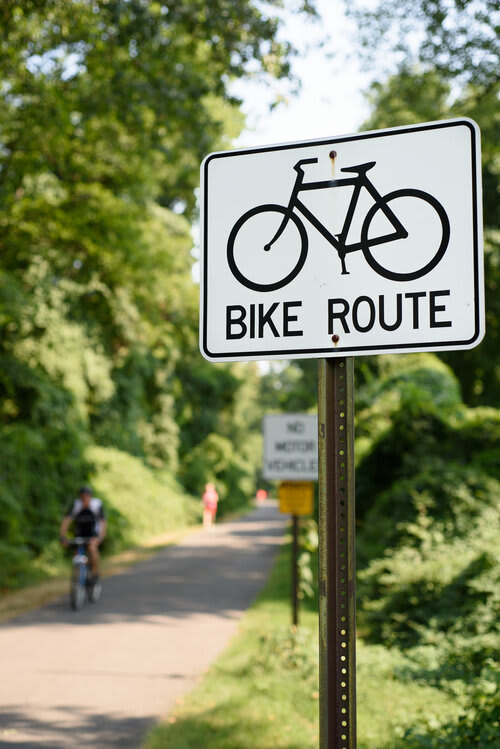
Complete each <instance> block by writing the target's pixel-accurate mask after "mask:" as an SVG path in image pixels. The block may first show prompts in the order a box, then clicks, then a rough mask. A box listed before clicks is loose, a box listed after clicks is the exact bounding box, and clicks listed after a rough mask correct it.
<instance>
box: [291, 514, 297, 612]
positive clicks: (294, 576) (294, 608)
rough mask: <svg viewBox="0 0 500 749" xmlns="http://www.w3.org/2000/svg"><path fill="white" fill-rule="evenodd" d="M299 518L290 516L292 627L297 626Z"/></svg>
mask: <svg viewBox="0 0 500 749" xmlns="http://www.w3.org/2000/svg"><path fill="white" fill-rule="evenodd" d="M298 560H299V516H298V515H292V625H293V626H294V627H297V626H298V624H299V570H298Z"/></svg>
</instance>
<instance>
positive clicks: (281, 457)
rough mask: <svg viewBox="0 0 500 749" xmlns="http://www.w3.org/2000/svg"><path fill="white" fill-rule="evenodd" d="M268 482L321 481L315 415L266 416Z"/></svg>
mask: <svg viewBox="0 0 500 749" xmlns="http://www.w3.org/2000/svg"><path fill="white" fill-rule="evenodd" d="M262 475H263V477H264V478H265V479H269V480H276V479H277V480H279V481H316V480H317V478H318V417H317V416H316V414H266V416H264V466H263V471H262Z"/></svg>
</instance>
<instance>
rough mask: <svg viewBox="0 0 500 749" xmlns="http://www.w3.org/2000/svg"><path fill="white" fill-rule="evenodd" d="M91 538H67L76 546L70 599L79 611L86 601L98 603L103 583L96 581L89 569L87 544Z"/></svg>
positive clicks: (72, 605)
mask: <svg viewBox="0 0 500 749" xmlns="http://www.w3.org/2000/svg"><path fill="white" fill-rule="evenodd" d="M88 541H89V539H88V538H83V537H81V536H77V537H76V538H71V539H67V542H68V543H69V544H70V545H72V546H75V547H76V549H75V553H74V554H73V560H72V569H71V582H70V593H69V600H70V605H71V608H72V609H73V610H74V611H78V610H79V609H81V608H82V606H83V604H84V603H85V599H87V601H89V602H90V603H96V602H97V601H98V600H99V598H100V597H101V584H100V583H99V582H94V580H93V578H92V575H91V574H90V570H89V559H88V556H87V544H88Z"/></svg>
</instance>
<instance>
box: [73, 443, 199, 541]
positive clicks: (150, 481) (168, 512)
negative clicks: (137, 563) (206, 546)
mask: <svg viewBox="0 0 500 749" xmlns="http://www.w3.org/2000/svg"><path fill="white" fill-rule="evenodd" d="M87 457H88V459H89V460H90V462H91V463H92V466H93V469H92V476H91V480H92V485H93V487H94V490H95V492H96V494H97V496H99V497H100V498H101V499H102V500H103V502H104V503H105V507H106V511H107V513H108V516H109V519H110V522H109V533H108V538H107V540H106V546H107V550H108V551H109V550H110V549H115V550H116V549H118V548H121V547H123V546H124V545H126V544H137V543H140V542H143V541H146V540H148V539H150V538H151V537H153V536H157V535H159V534H162V533H166V532H168V531H173V530H175V529H176V528H182V527H185V526H187V525H189V524H192V523H194V522H197V521H199V520H200V519H201V510H200V507H199V502H198V501H197V500H195V499H193V498H192V497H189V496H187V495H186V494H185V492H184V491H183V489H182V487H181V486H180V485H179V484H178V483H177V482H176V481H175V479H174V478H173V477H172V474H171V473H170V472H169V471H167V470H165V469H151V468H148V467H147V466H145V465H144V463H143V462H142V461H141V460H139V459H138V458H135V457H133V456H132V455H130V454H129V453H127V452H123V451H120V450H117V449H116V448H113V447H91V448H89V449H88V450H87Z"/></svg>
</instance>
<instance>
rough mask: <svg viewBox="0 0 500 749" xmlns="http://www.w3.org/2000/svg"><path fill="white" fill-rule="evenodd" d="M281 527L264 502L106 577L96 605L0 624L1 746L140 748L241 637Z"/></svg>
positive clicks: (52, 609)
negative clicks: (241, 627)
mask: <svg viewBox="0 0 500 749" xmlns="http://www.w3.org/2000/svg"><path fill="white" fill-rule="evenodd" d="M284 525H285V519H284V517H283V516H280V514H279V512H278V510H277V508H276V507H275V506H274V505H273V504H272V503H265V504H264V505H263V506H261V507H259V508H257V509H256V510H255V511H254V512H252V513H251V514H250V515H248V516H246V517H244V518H241V519H238V520H235V521H232V522H228V523H222V524H220V525H216V526H214V527H213V528H211V529H209V530H207V531H200V532H196V533H195V534H193V535H191V536H189V537H188V538H187V539H185V540H184V541H183V542H181V543H180V544H179V545H177V546H171V547H168V548H167V549H164V550H163V551H161V552H160V553H158V554H157V555H155V556H154V557H152V558H151V559H149V560H147V561H144V562H140V563H138V564H137V565H135V566H134V567H132V568H129V569H128V570H126V571H125V572H123V573H122V574H119V575H116V576H114V577H110V578H106V579H105V580H104V586H103V588H104V589H103V597H102V599H101V601H99V603H97V604H94V605H91V604H89V605H86V606H85V607H84V608H83V609H82V610H81V611H79V612H72V611H70V610H69V605H68V598H67V597H64V598H63V599H59V600H57V601H55V602H53V603H51V604H49V605H48V606H45V607H43V608H41V609H37V610H36V611H32V612H30V613H29V614H25V615H23V616H20V617H18V618H17V619H14V620H11V621H10V622H8V623H6V624H3V625H0V674H1V678H0V747H13V746H14V747H23V748H24V749H35V747H37V749H38V748H39V747H50V748H51V749H60V748H64V749H71V748H72V747H78V749H87V748H89V749H90V747H92V749H96V748H99V749H100V748H101V747H103V748H105V747H110V748H112V747H120V748H121V749H128V748H129V747H130V748H131V749H132V748H133V749H138V747H139V746H140V743H141V738H142V737H143V735H144V734H145V733H146V732H147V730H148V729H149V728H150V726H151V725H152V724H153V723H154V722H155V721H157V720H158V719H159V718H160V717H162V716H165V715H166V714H168V713H169V712H170V711H171V709H172V708H173V707H174V705H175V700H176V699H177V698H179V697H180V696H181V695H183V694H184V693H186V692H187V691H189V690H190V689H191V688H192V687H193V686H194V684H195V682H196V679H197V677H198V676H199V675H200V674H201V673H202V672H203V670H204V669H206V668H207V666H208V665H209V664H210V663H211V662H212V661H213V660H214V659H215V658H216V656H217V655H218V654H219V653H220V652H221V651H222V649H223V648H224V647H225V645H226V644H227V642H228V640H229V638H230V637H231V635H232V634H233V633H234V632H235V630H236V627H237V621H238V619H239V617H240V616H241V615H242V614H243V612H244V611H245V610H246V609H247V608H248V606H249V605H250V604H251V602H252V601H253V599H254V598H255V595H256V594H257V592H258V591H259V590H260V589H261V588H262V586H263V585H264V583H265V581H266V579H267V576H268V574H269V571H270V568H271V565H272V561H273V559H274V556H275V553H276V550H277V548H278V546H279V544H280V543H281V541H282V537H283V530H284Z"/></svg>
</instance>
